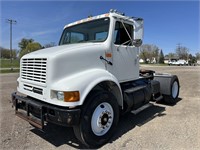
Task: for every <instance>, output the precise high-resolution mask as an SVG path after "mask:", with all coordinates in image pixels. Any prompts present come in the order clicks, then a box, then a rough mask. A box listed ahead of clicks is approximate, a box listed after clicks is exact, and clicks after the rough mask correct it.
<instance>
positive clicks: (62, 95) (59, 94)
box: [57, 92, 64, 101]
mask: <svg viewBox="0 0 200 150" xmlns="http://www.w3.org/2000/svg"><path fill="white" fill-rule="evenodd" d="M57 99H58V100H61V101H64V93H63V92H57Z"/></svg>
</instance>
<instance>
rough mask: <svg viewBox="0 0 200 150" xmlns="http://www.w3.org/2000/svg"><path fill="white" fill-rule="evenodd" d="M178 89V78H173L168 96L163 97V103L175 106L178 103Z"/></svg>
mask: <svg viewBox="0 0 200 150" xmlns="http://www.w3.org/2000/svg"><path fill="white" fill-rule="evenodd" d="M179 89H180V85H179V80H178V77H177V76H173V78H172V80H171V83H170V95H163V98H164V101H165V102H166V103H167V104H176V103H177V101H178V95H179Z"/></svg>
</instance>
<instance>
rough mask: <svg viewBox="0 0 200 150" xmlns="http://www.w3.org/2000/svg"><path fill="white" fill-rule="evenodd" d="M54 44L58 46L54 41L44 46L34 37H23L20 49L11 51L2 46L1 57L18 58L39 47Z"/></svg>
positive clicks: (0, 49) (19, 45)
mask: <svg viewBox="0 0 200 150" xmlns="http://www.w3.org/2000/svg"><path fill="white" fill-rule="evenodd" d="M53 46H56V44H55V43H54V42H50V43H47V44H45V45H44V46H42V45H41V44H40V43H39V42H35V41H34V40H33V39H26V38H23V39H21V41H20V42H19V43H18V47H19V51H17V50H16V49H13V50H12V52H11V51H10V49H7V48H3V47H0V54H1V55H0V57H1V58H5V59H10V58H13V59H16V58H17V56H18V57H19V58H21V57H23V56H24V55H25V54H28V53H30V52H34V51H37V50H39V49H43V48H48V47H53Z"/></svg>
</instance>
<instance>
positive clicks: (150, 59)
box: [140, 44, 200, 64]
mask: <svg viewBox="0 0 200 150" xmlns="http://www.w3.org/2000/svg"><path fill="white" fill-rule="evenodd" d="M165 58H166V59H168V60H171V59H184V60H186V61H190V62H191V63H196V61H197V60H200V52H197V53H196V54H195V56H193V55H192V54H190V53H189V48H187V47H185V46H181V45H180V44H178V46H177V47H176V48H175V51H174V53H169V54H166V55H164V54H163V51H162V49H160V48H159V47H158V46H156V45H152V44H144V45H142V46H141V49H140V59H142V60H143V61H144V63H161V64H162V63H164V60H165Z"/></svg>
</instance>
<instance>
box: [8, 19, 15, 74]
mask: <svg viewBox="0 0 200 150" xmlns="http://www.w3.org/2000/svg"><path fill="white" fill-rule="evenodd" d="M7 22H8V23H9V24H10V63H11V70H12V71H13V66H12V59H13V55H12V25H13V24H16V23H17V21H16V20H12V19H7Z"/></svg>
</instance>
